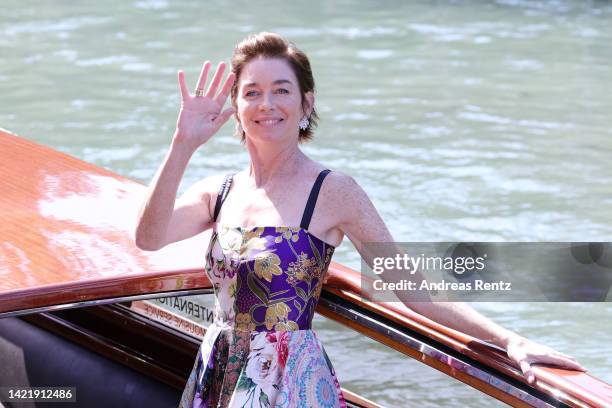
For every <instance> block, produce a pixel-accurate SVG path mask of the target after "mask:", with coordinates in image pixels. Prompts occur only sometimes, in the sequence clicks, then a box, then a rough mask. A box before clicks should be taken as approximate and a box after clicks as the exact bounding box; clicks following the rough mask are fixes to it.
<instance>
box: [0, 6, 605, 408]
mask: <svg viewBox="0 0 612 408" xmlns="http://www.w3.org/2000/svg"><path fill="white" fill-rule="evenodd" d="M2 6H3V7H2V9H3V10H2V13H1V15H0V126H1V127H3V128H6V129H8V130H11V131H13V132H15V133H17V134H20V135H22V136H24V137H27V138H30V139H33V140H36V141H38V142H41V143H43V144H46V145H50V146H53V147H55V148H57V149H60V150H62V151H65V152H68V153H70V154H73V155H75V156H78V157H80V158H83V159H85V160H87V161H90V162H93V163H95V164H97V165H100V166H104V167H107V168H109V169H111V170H113V171H115V172H118V173H120V174H123V175H125V176H128V177H131V178H133V179H136V180H139V181H141V182H143V183H148V182H149V181H150V179H151V178H152V176H153V174H154V172H155V170H156V168H157V167H158V166H159V164H160V163H161V160H162V158H163V157H164V155H165V153H166V150H167V148H168V143H169V142H170V138H171V135H172V131H173V127H174V123H175V120H176V114H177V109H178V101H179V99H178V92H177V85H176V71H177V70H178V69H183V70H185V71H186V73H187V78H188V79H190V80H191V83H192V84H194V82H195V77H196V75H197V74H198V72H199V68H200V66H201V63H202V61H203V60H205V59H211V60H220V59H224V60H226V61H227V60H229V57H230V54H231V50H232V47H233V45H234V44H235V43H236V42H237V41H238V40H240V39H241V38H243V37H244V36H245V35H246V34H248V33H251V32H256V31H261V30H269V31H276V32H279V33H281V34H283V35H285V36H287V37H288V38H289V39H290V40H293V41H294V42H296V43H297V44H298V46H300V47H301V48H303V49H304V50H305V51H306V52H307V53H308V54H309V56H310V58H311V61H312V64H313V68H314V72H315V77H316V81H317V88H318V93H317V107H318V111H319V113H320V116H321V119H322V120H321V125H320V127H319V130H318V131H317V135H316V138H315V141H314V142H312V143H310V144H309V145H307V146H306V147H305V149H306V151H307V152H308V153H309V154H310V155H312V156H313V157H314V158H316V159H317V160H320V161H322V162H324V163H325V164H327V165H328V166H329V167H331V168H333V169H337V170H341V171H344V172H346V173H348V174H350V175H352V176H353V177H354V178H355V179H356V180H358V182H359V183H360V184H361V185H362V186H363V187H364V189H365V190H366V191H367V192H368V193H369V195H370V196H371V198H372V200H373V201H374V203H375V205H376V207H377V208H378V209H379V211H380V213H381V215H382V217H383V218H384V219H385V220H386V222H387V223H388V226H389V228H390V230H391V231H392V233H393V235H394V237H395V239H396V240H398V241H461V240H463V241H598V240H599V241H611V237H612V222H611V221H612V186H611V178H612V177H611V176H612V160H611V159H610V157H612V130H611V128H612V127H611V124H612V119H611V117H610V114H611V112H612V93H611V92H610V86H611V85H612V70H611V69H610V62H611V61H612V47H610V44H612V24H611V23H612V5H611V4H610V2H608V1H592V2H580V1H573V2H570V1H518V0H516V1H497V2H493V1H453V2H450V1H434V2H424V1H423V2H392V1H375V2H366V1H351V2H349V1H336V2H324V1H311V2H308V3H307V7H299V6H297V5H287V4H286V3H285V2H259V3H255V2H246V1H238V2H229V1H214V2H206V3H203V2H195V1H193V2H188V1H172V2H170V1H162V0H153V1H135V2H129V1H115V0H111V1H106V2H94V1H87V2H86V1H82V2H81V1H80V2H71V1H54V2H36V3H35V2H31V3H30V4H28V2H17V1H14V0H5V1H3V3H2ZM231 134H232V125H226V126H225V127H224V128H223V129H222V130H221V132H220V134H218V135H217V136H216V137H215V138H213V140H212V141H211V142H210V143H209V144H207V145H206V146H205V147H204V148H202V149H201V152H199V153H198V154H197V155H195V156H194V158H193V160H192V163H191V164H190V167H189V169H188V171H187V174H186V176H185V179H184V182H183V184H182V186H181V191H182V190H184V189H185V188H186V186H188V185H190V184H191V183H193V182H194V181H196V180H198V179H200V178H201V177H204V176H206V175H209V174H213V173H225V172H229V171H235V170H237V169H239V168H241V167H243V166H245V165H246V164H247V160H248V157H247V155H246V153H245V151H244V149H243V148H242V147H241V145H240V144H239V143H238V141H237V140H236V139H235V138H234V137H233V136H231ZM335 259H336V260H337V261H340V262H342V263H345V264H347V265H349V266H352V267H354V268H358V267H359V258H358V255H357V253H356V251H355V250H354V249H353V248H352V246H351V245H350V243H349V242H348V241H347V242H345V243H344V244H343V245H342V246H341V247H340V248H339V249H338V251H337V252H336V256H335ZM476 307H477V308H478V309H479V310H481V311H482V312H483V313H485V314H487V315H488V316H490V317H492V318H494V320H496V321H497V322H500V323H502V324H503V325H505V326H507V327H509V328H512V329H513V330H516V331H518V332H520V333H521V334H524V335H526V336H528V337H531V338H533V339H535V340H538V341H541V342H543V343H545V344H548V345H550V346H553V347H555V348H557V349H559V350H560V351H563V352H566V353H569V354H572V355H574V356H576V357H577V358H578V359H579V361H581V362H582V363H583V364H584V365H586V366H587V367H589V368H590V369H591V372H592V373H593V374H594V375H596V376H598V377H600V378H602V379H605V380H606V381H608V382H612V370H610V367H611V366H612V357H611V356H612V345H611V344H612V341H611V340H612V324H611V323H610V318H611V316H612V307H611V306H610V305H609V304H603V303H602V304H579V303H574V304H560V303H537V304H525V303H520V304H517V303H504V304H501V303H488V304H478V305H476ZM316 328H317V329H318V331H319V334H320V337H321V338H322V340H323V343H324V344H325V346H326V349H327V351H328V353H329V354H330V356H331V358H332V360H333V362H334V365H335V367H336V370H337V372H338V375H339V378H340V381H341V383H342V385H343V386H344V387H346V388H348V389H351V390H353V391H356V392H358V393H361V394H363V395H364V396H366V397H369V398H371V399H373V400H375V401H377V402H379V403H381V404H384V405H386V406H396V407H400V406H416V405H418V406H426V407H438V406H445V407H454V406H475V407H490V406H491V405H496V404H495V403H493V404H492V403H491V401H490V399H488V398H485V397H479V395H480V394H479V393H478V392H476V391H473V390H472V389H470V388H468V387H466V386H464V385H462V384H461V383H458V382H456V381H454V380H451V379H449V378H448V377H446V376H444V375H441V374H438V373H437V372H435V371H434V370H432V369H429V368H427V367H424V366H422V365H421V364H420V363H418V362H415V361H412V360H409V359H407V358H403V357H401V356H400V355H399V354H396V353H394V352H392V351H389V350H388V349H386V348H385V347H383V346H380V345H377V344H375V343H373V342H370V341H368V340H364V339H362V338H360V337H359V336H355V335H354V334H353V333H352V332H351V331H348V330H345V329H341V328H339V327H338V326H336V325H335V324H333V323H331V322H326V321H323V319H320V318H319V319H317V321H316Z"/></svg>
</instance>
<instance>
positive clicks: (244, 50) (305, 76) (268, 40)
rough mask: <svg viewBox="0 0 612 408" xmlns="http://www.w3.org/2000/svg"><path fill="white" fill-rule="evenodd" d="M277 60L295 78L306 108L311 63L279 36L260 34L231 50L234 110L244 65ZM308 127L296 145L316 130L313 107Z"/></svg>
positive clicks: (312, 87) (311, 82)
mask: <svg viewBox="0 0 612 408" xmlns="http://www.w3.org/2000/svg"><path fill="white" fill-rule="evenodd" d="M258 57H264V58H280V59H282V60H285V61H287V63H288V64H289V66H290V67H291V69H292V70H293V73H294V74H295V77H296V78H297V81H298V85H299V87H300V96H301V99H302V108H305V107H306V97H305V95H306V93H307V92H312V93H314V91H315V83H314V77H313V76H312V69H311V68H310V61H309V60H308V57H307V56H306V54H305V53H304V52H303V51H302V50H300V49H299V48H297V47H296V46H295V44H293V43H291V42H289V41H287V40H285V39H284V38H283V37H281V36H280V35H278V34H275V33H267V32H261V33H257V34H252V35H249V36H248V37H247V38H245V39H244V40H242V41H241V42H240V43H238V44H237V45H236V47H235V48H234V52H233V54H232V72H233V73H234V74H235V75H236V81H235V82H234V85H233V86H232V90H231V98H232V105H233V106H234V107H236V97H237V95H238V82H239V79H240V73H241V72H242V70H243V69H244V67H245V65H246V64H248V63H249V62H251V61H252V60H254V59H256V58H258ZM308 121H309V124H308V127H307V128H306V129H304V130H302V129H300V136H299V139H298V140H299V141H300V142H305V141H308V140H310V139H312V137H313V129H314V128H316V127H317V124H318V121H319V116H318V115H317V112H316V110H315V109H314V106H313V107H312V113H311V114H310V117H309V118H308ZM239 136H240V137H241V138H242V141H243V142H244V140H245V134H244V131H242V134H241V135H239Z"/></svg>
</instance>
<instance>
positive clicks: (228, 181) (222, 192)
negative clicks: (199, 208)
mask: <svg viewBox="0 0 612 408" xmlns="http://www.w3.org/2000/svg"><path fill="white" fill-rule="evenodd" d="M233 178H234V175H233V174H228V175H227V176H225V179H224V180H223V184H222V185H221V188H220V189H219V194H217V202H216V203H215V213H214V215H213V222H217V217H218V216H219V211H221V206H223V202H224V201H225V199H226V198H227V194H228V193H229V190H230V188H231V186H232V180H233Z"/></svg>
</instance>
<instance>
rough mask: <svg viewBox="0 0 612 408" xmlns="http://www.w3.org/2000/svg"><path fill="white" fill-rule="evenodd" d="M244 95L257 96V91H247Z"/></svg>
mask: <svg viewBox="0 0 612 408" xmlns="http://www.w3.org/2000/svg"><path fill="white" fill-rule="evenodd" d="M244 96H247V97H249V96H257V91H247V92H246V93H245V94H244Z"/></svg>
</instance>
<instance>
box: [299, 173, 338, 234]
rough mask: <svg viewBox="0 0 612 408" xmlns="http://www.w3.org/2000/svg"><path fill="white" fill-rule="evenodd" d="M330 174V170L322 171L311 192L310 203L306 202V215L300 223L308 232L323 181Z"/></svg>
mask: <svg viewBox="0 0 612 408" xmlns="http://www.w3.org/2000/svg"><path fill="white" fill-rule="evenodd" d="M330 172H331V170H330V169H325V170H323V171H321V172H320V173H319V176H318V177H317V179H316V181H315V182H314V184H313V186H312V190H310V195H309V196H308V201H307V202H306V208H305V209H304V215H302V222H300V228H303V229H305V230H307V229H308V227H309V226H310V219H311V218H312V213H313V212H314V209H315V205H316V204H317V198H318V197H319V191H321V184H323V179H325V176H327V175H328V174H329V173H330Z"/></svg>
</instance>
